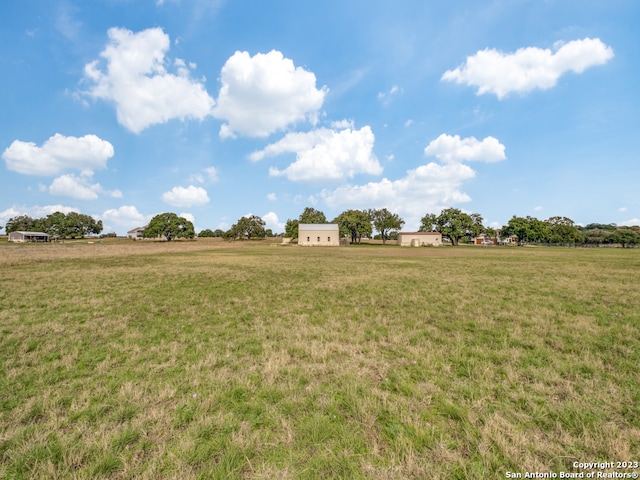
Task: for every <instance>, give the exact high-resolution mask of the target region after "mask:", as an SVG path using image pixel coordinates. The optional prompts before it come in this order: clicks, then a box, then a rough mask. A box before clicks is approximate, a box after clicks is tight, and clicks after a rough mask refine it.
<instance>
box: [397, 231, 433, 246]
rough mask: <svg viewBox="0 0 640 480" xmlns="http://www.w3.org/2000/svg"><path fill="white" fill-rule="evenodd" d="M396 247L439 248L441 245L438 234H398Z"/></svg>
mask: <svg viewBox="0 0 640 480" xmlns="http://www.w3.org/2000/svg"><path fill="white" fill-rule="evenodd" d="M398 245H400V246H401V247H439V246H441V245H442V234H441V233H440V232H399V233H398Z"/></svg>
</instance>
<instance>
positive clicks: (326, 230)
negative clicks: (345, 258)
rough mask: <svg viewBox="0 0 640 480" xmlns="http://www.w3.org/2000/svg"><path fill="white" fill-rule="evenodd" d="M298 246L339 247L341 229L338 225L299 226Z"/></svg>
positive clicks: (306, 224)
mask: <svg viewBox="0 0 640 480" xmlns="http://www.w3.org/2000/svg"><path fill="white" fill-rule="evenodd" d="M298 245H304V246H308V247H310V246H322V247H339V246H340V228H339V227H338V224H337V223H301V224H299V225H298Z"/></svg>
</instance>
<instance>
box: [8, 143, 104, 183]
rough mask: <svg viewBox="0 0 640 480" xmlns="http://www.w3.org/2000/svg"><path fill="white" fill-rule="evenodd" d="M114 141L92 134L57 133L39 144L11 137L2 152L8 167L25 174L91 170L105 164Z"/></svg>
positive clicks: (54, 173) (51, 173)
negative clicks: (69, 135)
mask: <svg viewBox="0 0 640 480" xmlns="http://www.w3.org/2000/svg"><path fill="white" fill-rule="evenodd" d="M113 153H114V151H113V145H111V143H109V142H107V141H106V140H102V139H101V138H99V137H97V136H95V135H85V136H83V137H65V136H64V135H61V134H59V133H56V134H55V135H53V136H52V137H50V138H49V139H48V140H47V141H45V142H44V143H43V144H42V146H41V147H39V146H37V145H36V144H35V143H33V142H23V141H21V140H14V141H13V143H12V144H11V145H10V146H9V147H8V148H7V149H6V150H5V151H4V152H3V153H2V158H3V159H4V161H5V162H6V166H7V169H8V170H12V171H14V172H18V173H23V174H26V175H56V174H58V173H60V172H62V171H64V170H80V171H82V172H93V171H94V170H97V169H103V168H106V166H107V160H108V159H109V158H111V157H113Z"/></svg>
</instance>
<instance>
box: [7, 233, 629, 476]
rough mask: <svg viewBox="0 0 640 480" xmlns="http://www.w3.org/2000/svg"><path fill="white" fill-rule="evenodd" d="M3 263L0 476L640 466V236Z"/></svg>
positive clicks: (106, 251)
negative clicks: (528, 244)
mask: <svg viewBox="0 0 640 480" xmlns="http://www.w3.org/2000/svg"><path fill="white" fill-rule="evenodd" d="M0 268H1V269H2V277H1V280H0V287H1V288H0V362H1V368H0V478H16V479H18V478H25V479H39V478H43V479H44V478H46V479H55V478H58V479H73V478H143V479H144V478H146V479H164V478H166V479H173V478H179V479H195V478H202V479H210V478H211V479H216V478H218V479H234V478H237V479H272V478H273V479H331V478H336V479H337V478H344V479H361V478H363V479H364V478H366V479H403V478H408V479H424V478H431V479H451V478H460V479H462V478H478V479H480V478H505V475H506V473H507V472H526V471H530V472H548V471H554V472H559V471H577V470H575V469H573V467H572V464H573V462H576V461H578V462H592V461H597V460H602V461H625V460H632V461H633V460H635V461H638V460H640V458H639V457H638V453H639V452H640V381H639V379H640V374H639V370H640V368H639V367H640V353H639V352H640V348H639V347H640V249H604V248H601V249H597V248H594V249H556V248H516V247H512V248H508V247H505V248H495V247H489V248H482V247H458V248H452V247H441V248H401V247H395V246H364V245H363V246H350V247H341V248H304V247H295V246H272V245H271V244H270V243H269V242H268V241H267V242H236V243H229V242H207V241H202V240H197V241H195V242H185V243H176V242H171V244H155V243H146V242H139V243H137V244H135V245H134V244H133V242H123V241H112V242H108V241H105V242H104V243H102V244H97V243H95V244H88V243H87V242H86V241H84V242H78V243H75V244H74V243H67V244H65V245H10V244H8V243H6V240H2V244H1V245H0Z"/></svg>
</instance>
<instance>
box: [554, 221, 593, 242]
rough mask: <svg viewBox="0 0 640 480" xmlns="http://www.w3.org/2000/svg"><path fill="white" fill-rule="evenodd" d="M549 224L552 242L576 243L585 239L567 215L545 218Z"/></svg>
mask: <svg viewBox="0 0 640 480" xmlns="http://www.w3.org/2000/svg"><path fill="white" fill-rule="evenodd" d="M545 222H546V223H547V224H548V231H549V238H548V241H549V242H550V243H562V244H569V243H571V244H576V243H582V242H583V241H584V237H583V235H582V234H581V233H580V231H579V230H578V228H577V227H576V226H575V225H574V223H573V220H571V219H570V218H567V217H551V218H548V219H546V220H545Z"/></svg>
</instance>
